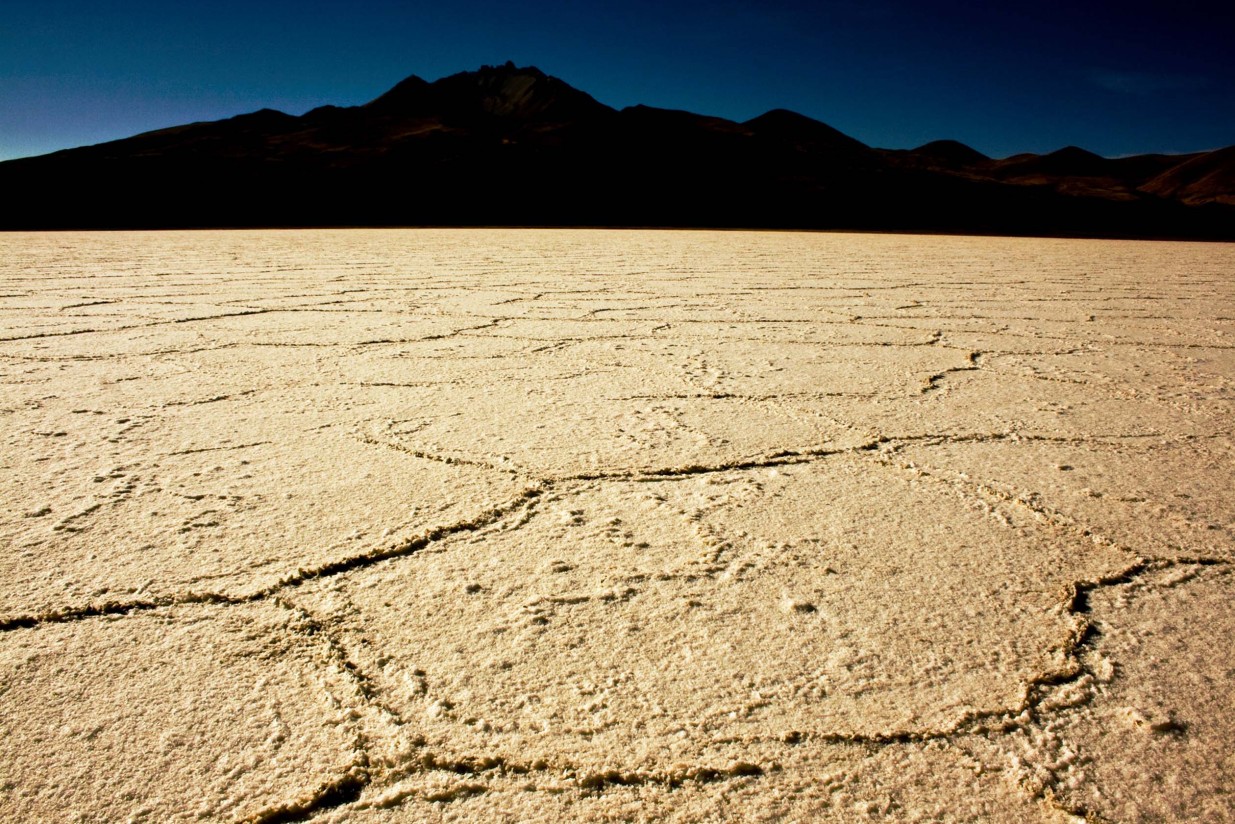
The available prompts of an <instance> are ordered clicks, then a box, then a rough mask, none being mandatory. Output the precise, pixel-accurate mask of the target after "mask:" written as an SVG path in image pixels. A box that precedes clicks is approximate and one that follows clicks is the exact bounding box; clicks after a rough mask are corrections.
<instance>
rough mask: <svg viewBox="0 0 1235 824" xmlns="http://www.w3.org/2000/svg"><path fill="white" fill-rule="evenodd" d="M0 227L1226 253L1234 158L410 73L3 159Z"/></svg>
mask: <svg viewBox="0 0 1235 824" xmlns="http://www.w3.org/2000/svg"><path fill="white" fill-rule="evenodd" d="M0 188H2V189H3V191H4V192H5V193H6V197H4V198H2V199H0V228H4V229H62V228H170V227H224V226H270V227H276V226H347V225H361V226H391V225H436V226H444V225H551V226H588V225H598V226H677V227H694V226H698V227H704V226H707V227H749V228H805V229H856V230H887V231H930V232H957V233H998V234H1027V235H1036V234H1048V235H1079V236H1101V237H1181V238H1205V239H1227V240H1231V239H1235V147H1232V148H1228V149H1222V150H1219V151H1215V152H1209V153H1205V154H1194V155H1187V156H1176V157H1172V156H1166V155H1145V156H1142V157H1134V158H1120V159H1107V158H1103V157H1099V156H1098V155H1095V154H1093V153H1091V152H1087V151H1085V150H1083V149H1080V148H1076V147H1067V148H1064V149H1061V150H1059V151H1057V152H1053V153H1050V154H1046V155H1032V154H1027V155H1017V156H1015V157H1010V158H1005V159H1001V160H995V159H991V158H989V157H986V156H985V155H983V154H982V153H980V152H978V151H976V150H974V149H972V148H970V147H968V146H965V145H964V144H961V143H958V142H956V141H952V140H939V141H934V142H932V143H928V144H926V145H924V146H919V147H918V148H916V149H910V150H887V149H876V148H872V147H870V146H867V145H865V144H863V143H862V142H860V141H858V140H855V139H854V138H852V137H849V136H848V135H845V134H842V133H841V132H839V131H837V130H836V129H834V128H832V127H830V126H828V125H826V124H824V123H821V122H819V121H817V120H813V119H812V118H809V117H806V116H804V115H801V114H797V113H795V112H791V111H787V110H784V109H773V110H772V111H769V112H767V113H766V114H763V115H761V116H759V117H756V118H753V119H752V120H748V121H746V122H745V123H736V122H733V121H730V120H725V119H723V118H718V117H707V116H704V115H699V114H693V113H691V112H685V111H673V110H667V109H657V108H653V107H649V106H632V107H629V108H626V109H622V110H620V111H619V110H616V109H613V108H611V107H609V106H606V105H604V104H603V103H600V102H598V101H597V100H595V99H594V98H592V97H591V96H590V95H588V94H587V93H585V92H582V91H580V90H578V89H575V88H573V87H571V86H570V85H568V84H567V83H565V82H563V81H561V80H559V79H557V78H554V77H550V76H548V75H546V74H544V73H543V72H541V71H540V70H538V69H536V68H532V67H527V68H520V67H517V66H514V65H513V64H510V63H507V64H506V65H504V66H485V67H482V68H481V69H480V70H478V71H474V72H462V73H459V74H455V75H451V76H450V77H445V78H442V79H440V80H437V81H435V82H428V81H425V80H423V79H421V78H419V77H414V76H413V77H409V78H407V79H406V80H403V81H402V82H400V83H399V84H397V85H396V86H394V87H393V88H392V89H391V90H390V91H388V92H386V93H385V94H383V95H381V96H380V97H378V98H376V99H375V100H373V101H371V102H369V103H366V104H364V105H362V106H350V107H337V106H323V107H321V108H317V109H314V110H312V111H310V112H308V113H306V114H304V115H303V116H299V117H297V116H293V115H289V114H284V113H282V112H277V111H273V110H270V109H263V110H261V111H258V112H254V113H251V114H242V115H239V116H237V117H232V118H229V119H226V120H219V121H214V122H207V123H190V124H186V125H182V126H174V127H172V128H167V129H160V130H158V131H153V132H147V133H145V134H140V135H136V136H134V137H130V138H126V139H124V140H116V141H112V142H109V143H103V144H99V145H97V146H86V147H82V148H78V149H69V150H66V151H61V152H55V153H53V154H49V155H44V156H41V157H35V158H24V159H20V160H11V161H8V162H4V163H0Z"/></svg>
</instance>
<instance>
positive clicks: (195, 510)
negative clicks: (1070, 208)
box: [0, 229, 1235, 824]
mask: <svg viewBox="0 0 1235 824" xmlns="http://www.w3.org/2000/svg"><path fill="white" fill-rule="evenodd" d="M0 386H2V390H0V443H2V451H0V820H4V821H14V822H17V821H23V822H25V821H49V822H51V821H55V822H59V821H73V822H113V821H135V822H136V821H149V822H162V821H186V820H205V821H249V822H263V823H264V824H269V823H270V822H285V821H307V820H311V821H320V822H355V823H356V824H381V823H384V822H398V821H439V820H442V821H445V820H458V821H502V820H509V821H559V820H577V821H643V820H659V819H663V820H668V821H680V822H693V821H803V822H806V821H861V820H889V821H973V822H1069V821H1084V820H1090V821H1103V822H1105V821H1110V822H1141V821H1209V822H1221V821H1230V820H1232V819H1235V796H1233V795H1232V791H1233V789H1235V713H1233V710H1235V690H1233V689H1232V685H1233V684H1235V651H1233V649H1235V648H1233V645H1232V641H1231V639H1232V637H1233V636H1235V612H1233V611H1232V608H1231V603H1232V598H1233V596H1235V587H1233V585H1232V584H1233V581H1232V563H1233V561H1235V542H1233V540H1232V529H1235V517H1233V515H1235V507H1233V506H1232V502H1231V491H1232V489H1235V460H1233V457H1235V455H1233V449H1235V444H1233V443H1232V437H1233V434H1235V432H1233V429H1235V426H1233V424H1235V414H1233V412H1235V246H1232V245H1229V244H1186V243H1166V242H1143V241H1141V242H1132V241H1128V242H1121V241H1089V240H1067V239H1058V240H1044V239H1032V238H1025V239H1001V238H972V237H969V238H966V237H915V236H897V235H844V234H807V233H743V232H723V233H719V232H666V231H586V230H571V231H552V230H529V229H512V230H338V231H278V232H260V231H251V232H239V231H237V232H166V233H122V232H117V233H99V234H73V233H49V234H3V235H0Z"/></svg>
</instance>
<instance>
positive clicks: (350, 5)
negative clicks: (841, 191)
mask: <svg viewBox="0 0 1235 824" xmlns="http://www.w3.org/2000/svg"><path fill="white" fill-rule="evenodd" d="M506 60H513V61H515V62H516V63H518V64H519V65H535V66H538V67H540V68H541V69H543V70H544V71H546V72H547V73H549V74H552V75H555V76H557V77H560V78H562V79H563V80H565V81H566V82H568V83H570V84H571V85H573V86H575V87H577V88H580V89H583V90H584V91H587V92H589V93H591V94H592V95H593V96H594V97H596V98H597V99H598V100H600V101H601V102H603V103H607V104H609V105H611V106H615V107H619V108H620V107H622V106H628V105H633V104H635V103H646V104H648V105H654V106H663V107H668V108H681V109H689V110H691V111H695V112H700V113H704V114H713V115H720V116H723V117H728V118H732V119H735V120H745V119H748V118H750V117H754V116H756V115H758V114H761V113H762V112H764V111H766V110H768V109H770V108H775V107H784V108H789V109H794V110H796V111H799V112H802V113H803V114H807V115H810V116H811V117H815V118H817V119H819V120H823V121H824V122H826V123H829V124H831V125H833V126H835V127H836V128H838V129H840V130H841V131H843V132H846V133H847V134H850V135H852V136H854V137H856V138H858V139H860V140H862V141H865V142H866V143H869V144H872V145H875V146H880V147H888V148H909V147H912V146H916V145H919V144H921V143H924V142H926V141H928V140H934V139H938V138H945V137H947V138H955V139H958V140H961V141H963V142H965V143H968V144H970V145H971V146H973V147H975V148H977V149H979V150H981V151H983V152H986V153H987V154H991V155H993V156H997V157H1001V156H1006V155H1010V154H1014V153H1017V152H1023V151H1034V152H1045V151H1051V150H1054V149H1057V148H1060V147H1062V146H1065V145H1069V144H1073V145H1080V146H1084V147H1085V148H1088V149H1091V150H1093V151H1096V152H1098V153H1099V154H1104V155H1108V156H1118V155H1125V154H1134V153H1141V152H1188V151H1197V150H1203V149H1213V148H1218V147H1220V146H1226V145H1231V144H1235V3H1231V2H1227V3H1190V2H1187V0H1177V1H1176V2H1141V1H1140V0H1127V1H1126V2H1119V3H1115V2H1093V3H1087V2H1084V0H1072V2H1066V3H1064V2H1053V0H1042V1H1041V2H1020V0H1009V2H1003V3H1001V2H998V0H992V1H991V2H987V3H984V4H982V5H980V6H979V5H977V4H975V3H973V2H969V3H965V2H947V1H944V2H917V3H914V2H906V1H905V0H870V1H869V2H860V1H859V0H836V2H828V0H822V1H821V2H814V3H808V2H793V1H792V0H765V2H759V3H755V2H741V1H740V0H728V1H726V0H718V1H717V2H708V3H704V2H694V1H693V0H661V2H652V0H628V1H627V2H622V3H611V2H601V1H600V0H575V1H574V2H566V0H523V2H517V0H502V2H491V1H490V0H476V1H475V2H470V1H469V0H453V2H452V1H450V0H448V1H447V2H443V3H433V4H430V3H419V2H396V1H395V0H386V1H384V2H382V1H375V2H364V1H363V0H351V1H350V2H344V1H343V0H298V1H297V2H290V0H286V1H285V0H265V1H264V0H222V2H201V3H194V4H191V5H190V4H184V5H181V4H179V3H175V2H153V0H151V1H149V2H147V1H145V0H90V1H89V2H87V0H37V1H34V2H30V1H28V0H0V159H5V158H12V157H21V156H26V155H33V154H42V153H45V152H49V151H53V150H55V149H61V148H67V147H71V146H79V145H83V144H88V143H97V142H101V141H104V140H111V139H116V138H120V137H126V136H128V135H131V134H135V133H137V132H141V131H146V130H150V129H155V128H161V127H164V126H171V125H176V124H179V123H186V122H190V121H194V120H213V119H218V118H222V117H229V116H231V115H234V114H239V113H241V112H246V111H253V110H255V109H259V108H262V107H270V108H276V109H281V110H283V111H287V112H290V113H293V114H302V113H304V112H305V111H307V110H308V109H310V108H313V107H314V106H318V105H322V104H324V103H333V104H336V105H352V104H358V103H363V102H365V101H367V100H370V99H372V98H374V97H376V96H377V95H379V94H380V93H382V92H383V91H385V90H386V89H387V88H389V87H390V86H392V85H394V84H395V83H396V82H397V81H399V80H400V79H402V78H404V77H406V76H407V75H409V74H418V75H420V76H421V77H424V78H426V79H428V80H434V79H436V78H438V77H441V76H443V75H447V74H453V73H455V72H459V71H464V70H471V69H475V68H478V67H479V66H480V65H482V64H496V63H502V62H505V61H506Z"/></svg>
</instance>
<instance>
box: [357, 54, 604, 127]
mask: <svg viewBox="0 0 1235 824" xmlns="http://www.w3.org/2000/svg"><path fill="white" fill-rule="evenodd" d="M366 108H368V109H370V110H371V111H373V112H375V113H378V114H383V115H393V116H403V117H419V116H425V115H428V114H437V115H444V116H447V117H450V118H452V119H455V120H458V119H461V118H462V119H474V118H476V117H486V116H487V117H497V118H502V119H514V120H548V121H562V120H573V119H576V118H580V117H583V118H586V117H588V116H595V115H597V114H599V113H602V112H611V111H612V109H610V108H609V107H608V106H605V105H603V104H601V103H598V102H597V101H596V100H595V99H594V98H593V97H592V96H591V95H589V94H587V93H586V92H581V91H579V90H578V89H576V88H574V87H573V86H571V85H569V84H567V83H565V82H564V81H562V80H559V79H557V78H556V77H552V76H550V75H547V74H545V73H544V72H543V71H541V70H540V69H538V68H536V67H535V66H516V65H515V64H514V62H513V61H509V60H508V61H506V63H504V64H502V65H497V66H488V65H485V66H481V67H480V68H479V69H477V70H476V71H467V72H459V73H458V74H452V75H450V76H448V77H443V78H441V79H440V80H436V81H434V82H432V83H429V82H427V81H425V80H422V79H421V78H419V77H417V76H415V75H412V76H411V77H409V78H407V79H406V80H404V81H402V82H400V83H399V84H398V85H396V86H395V87H394V88H392V89H391V90H390V91H388V92H386V93H385V94H383V95H382V96H380V97H378V98H377V99H376V100H373V101H372V102H370V103H368V104H366Z"/></svg>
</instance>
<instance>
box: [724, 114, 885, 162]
mask: <svg viewBox="0 0 1235 824" xmlns="http://www.w3.org/2000/svg"><path fill="white" fill-rule="evenodd" d="M742 125H743V126H746V127H747V128H748V129H750V130H751V131H753V132H754V133H755V134H756V135H759V136H762V137H771V138H775V139H778V140H785V141H788V142H790V143H794V144H797V145H798V146H801V147H803V148H821V147H826V148H829V149H831V150H834V151H835V150H842V151H847V152H853V153H861V154H866V153H868V152H870V150H871V149H870V147H869V146H867V145H866V144H865V143H863V142H862V141H860V140H858V139H856V138H853V137H850V136H849V135H847V134H845V133H844V132H842V131H840V130H838V129H834V128H832V127H831V126H829V125H828V124H827V123H824V122H822V121H819V120H815V119H814V118H813V117H807V116H806V115H804V114H799V113H797V112H793V111H790V110H789V109H772V110H770V111H767V112H764V113H763V114H761V115H759V116H758V117H755V118H752V119H750V120H747V121H746V122H745V123H743V124H742Z"/></svg>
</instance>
